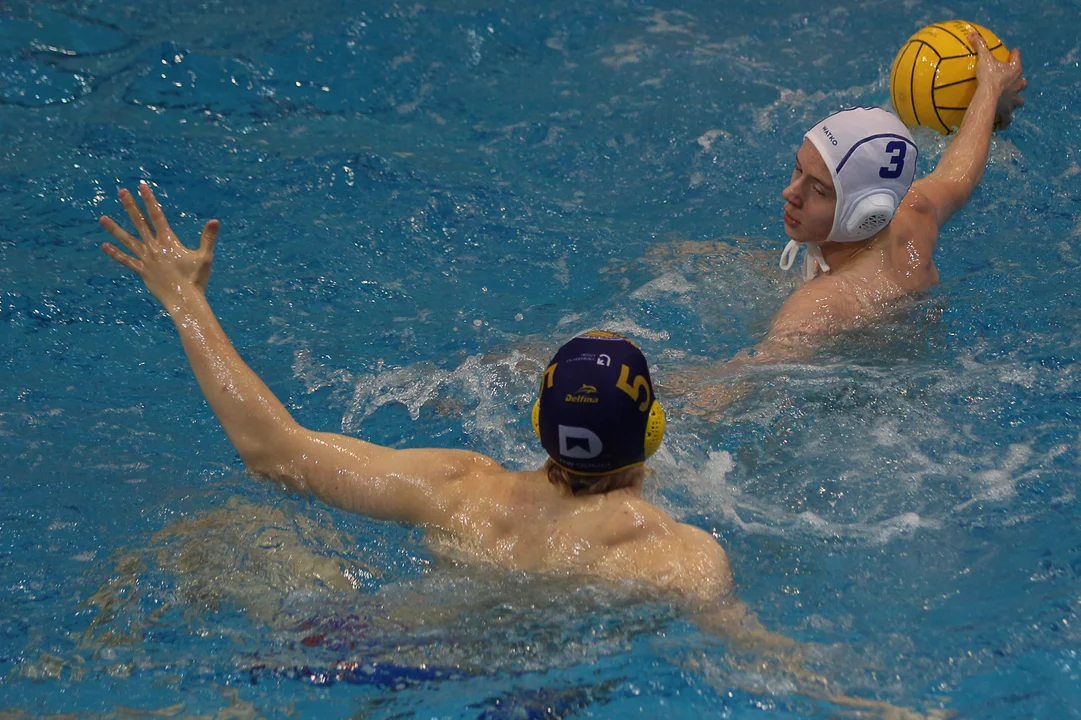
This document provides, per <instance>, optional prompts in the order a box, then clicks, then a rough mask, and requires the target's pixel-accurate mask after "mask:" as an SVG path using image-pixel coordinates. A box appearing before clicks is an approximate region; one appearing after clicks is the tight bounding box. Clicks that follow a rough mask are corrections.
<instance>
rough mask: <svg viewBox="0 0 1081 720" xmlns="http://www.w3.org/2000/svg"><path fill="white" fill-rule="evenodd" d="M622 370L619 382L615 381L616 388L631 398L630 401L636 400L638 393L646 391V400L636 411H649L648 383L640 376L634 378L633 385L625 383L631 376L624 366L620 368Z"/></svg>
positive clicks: (628, 369) (627, 368) (629, 370)
mask: <svg viewBox="0 0 1081 720" xmlns="http://www.w3.org/2000/svg"><path fill="white" fill-rule="evenodd" d="M622 367H623V369H622V370H621V371H620V373H619V380H617V381H616V387H617V388H619V389H620V390H622V391H623V392H625V393H627V394H628V395H630V396H631V398H632V399H634V400H637V399H638V391H639V390H645V391H646V399H645V400H644V401H643V402H642V404H641V405H639V406H638V409H639V410H641V411H642V412H645V411H646V410H648V409H649V383H648V382H646V379H645V378H644V377H642V376H641V375H635V376H634V385H630V384H628V383H627V379H628V378H629V377H630V376H631V369H630V368H629V367H627V366H626V365H623V366H622Z"/></svg>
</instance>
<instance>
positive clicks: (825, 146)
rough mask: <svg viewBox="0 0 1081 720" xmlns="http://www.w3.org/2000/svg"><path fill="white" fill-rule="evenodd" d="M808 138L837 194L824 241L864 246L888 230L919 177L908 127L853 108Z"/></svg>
mask: <svg viewBox="0 0 1081 720" xmlns="http://www.w3.org/2000/svg"><path fill="white" fill-rule="evenodd" d="M804 137H806V138H807V139H808V140H810V141H811V143H812V144H813V145H814V146H815V148H816V149H817V150H818V152H819V154H821V155H822V159H823V160H825V161H826V165H827V166H828V167H829V169H830V175H832V176H833V187H834V189H835V191H836V193H837V209H836V210H835V211H834V214H833V229H832V230H831V231H830V234H829V236H828V237H827V238H826V240H827V241H830V242H856V241H858V240H866V239H867V238H869V237H871V236H872V235H874V234H875V233H876V232H878V231H879V230H881V229H882V228H884V227H886V225H887V224H888V223H889V221H890V220H892V219H893V215H894V213H895V212H897V206H898V205H900V204H901V199H902V198H904V196H905V193H907V192H908V188H909V187H911V185H912V179H913V178H914V177H915V175H916V157H917V156H918V155H919V149H918V148H917V147H916V143H915V142H913V140H912V134H911V133H910V132H909V131H908V128H907V127H905V124H904V123H903V122H901V121H900V119H898V118H897V116H895V115H893V114H892V113H889V112H886V111H885V110H883V109H882V108H864V107H860V108H852V109H849V110H842V111H841V112H839V113H834V114H833V115H830V116H829V117H828V118H826V119H825V120H823V121H822V122H820V123H818V124H817V125H815V126H814V127H813V128H811V129H810V130H808V131H807V134H806V135H804Z"/></svg>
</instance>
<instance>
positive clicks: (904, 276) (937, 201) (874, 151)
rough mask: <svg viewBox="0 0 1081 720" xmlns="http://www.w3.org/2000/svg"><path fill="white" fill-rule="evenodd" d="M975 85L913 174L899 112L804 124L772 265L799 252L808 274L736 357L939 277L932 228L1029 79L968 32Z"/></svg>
mask: <svg viewBox="0 0 1081 720" xmlns="http://www.w3.org/2000/svg"><path fill="white" fill-rule="evenodd" d="M969 41H970V42H972V43H973V47H975V48H976V50H977V53H978V56H979V57H978V64H977V70H976V78H977V88H976V92H975V95H974V96H973V98H972V102H971V103H970V105H969V108H968V111H967V112H966V113H965V116H964V120H963V121H962V123H961V127H960V128H959V129H958V131H957V135H956V136H955V137H954V138H953V141H952V142H951V143H950V145H949V147H947V148H946V150H945V151H944V152H943V153H942V157H941V158H940V160H939V162H938V165H937V167H936V168H935V170H934V171H933V172H932V173H930V174H929V175H927V176H926V177H924V178H922V179H920V180H916V181H915V182H913V180H914V176H915V170H916V155H917V148H916V145H915V143H914V142H913V140H912V136H911V134H910V133H909V132H908V129H907V128H906V127H905V126H904V124H903V123H901V121H900V120H899V119H897V118H896V117H895V116H894V115H892V114H890V113H888V112H886V111H885V110H882V109H881V108H854V109H850V110H844V111H842V112H839V113H836V114H834V115H831V116H829V117H828V118H826V119H825V120H823V121H822V122H820V123H818V124H817V125H815V126H814V127H813V128H811V129H810V130H809V131H808V132H807V133H806V135H805V136H804V141H803V144H802V145H801V146H800V148H799V150H798V151H797V152H796V164H795V169H794V170H793V172H792V180H791V182H790V183H789V185H788V187H786V188H785V189H784V191H783V192H782V193H781V195H782V197H783V198H784V226H785V234H786V235H788V238H789V243H788V246H787V247H786V248H785V250H784V252H783V253H782V258H781V267H783V268H786V269H787V268H789V267H791V266H792V264H793V262H794V259H795V256H796V253H798V251H799V249H800V248H801V247H802V248H804V249H805V256H804V268H803V271H804V277H805V279H806V280H807V281H808V282H806V283H805V284H804V285H802V286H801V287H800V288H799V289H797V290H796V291H795V292H794V293H793V294H792V295H791V296H790V297H789V298H788V300H786V301H785V303H784V305H782V307H781V309H780V310H779V311H778V313H777V315H776V317H775V318H774V320H773V324H772V326H771V328H770V332H769V334H768V336H767V338H766V339H765V340H764V341H763V342H761V343H759V345H758V346H756V347H755V349H754V350H753V351H751V352H750V353H745V354H741V355H740V356H737V358H736V361H735V362H736V364H737V365H738V364H742V363H743V362H748V361H751V362H770V361H773V360H778V359H782V360H783V359H786V358H793V357H799V356H801V355H805V354H807V353H808V352H810V350H811V349H812V348H813V346H814V344H815V341H816V339H817V338H818V337H821V336H823V335H827V334H830V333H833V332H836V331H839V330H845V329H849V328H853V327H857V326H859V325H860V324H862V323H866V322H868V321H873V320H874V319H875V318H877V317H879V316H881V315H882V314H883V313H884V312H885V311H886V310H887V309H888V308H889V307H890V305H891V303H892V302H893V301H895V300H896V299H898V298H900V297H902V296H904V295H906V294H909V293H915V292H920V291H923V290H926V289H928V288H930V287H931V286H932V285H935V284H936V283H937V282H938V270H937V269H936V268H935V264H934V261H933V257H932V256H933V254H934V251H935V246H936V245H937V243H938V234H939V232H940V230H941V229H942V227H943V226H944V225H945V224H946V222H947V221H948V220H949V219H950V217H951V216H952V215H953V214H954V213H955V212H957V211H958V210H960V209H961V207H962V206H963V205H964V204H965V203H966V202H967V201H968V199H969V197H971V195H972V193H973V191H974V190H975V189H976V186H977V185H978V184H979V182H980V179H981V178H982V176H983V171H984V166H985V165H986V164H987V154H988V149H989V145H990V140H991V133H992V131H993V130H994V129H996V128H1006V127H1008V126H1009V125H1010V122H1011V120H1012V117H1013V112H1014V110H1015V109H1017V108H1018V107H1020V106H1021V105H1023V104H1024V101H1023V100H1022V98H1021V97H1020V93H1021V91H1022V90H1024V89H1025V87H1026V86H1027V84H1028V82H1027V80H1025V78H1024V77H1023V75H1022V71H1021V54H1020V52H1019V51H1018V50H1016V49H1015V50H1013V52H1012V53H1011V55H1010V60H1009V62H1002V61H1000V60H997V59H996V58H995V57H994V56H993V55H992V54H991V53H990V52H989V51H988V49H987V45H986V44H985V43H984V41H983V39H982V38H981V37H980V35H979V34H978V33H972V34H970V35H969Z"/></svg>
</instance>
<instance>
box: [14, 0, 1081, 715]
mask: <svg viewBox="0 0 1081 720" xmlns="http://www.w3.org/2000/svg"><path fill="white" fill-rule="evenodd" d="M1077 11H1078V8H1077V4H1076V3H1075V2H1069V1H1068V0H1057V1H1053V2H1047V3H1041V4H1039V5H1036V6H1018V5H1016V4H1012V3H1006V2H999V1H998V0H995V1H993V2H988V3H975V2H962V3H960V4H957V5H951V6H950V7H949V8H944V7H943V6H940V5H937V4H934V3H926V2H922V1H920V0H915V1H913V2H906V3H886V2H877V1H873V2H869V3H864V4H861V5H859V6H847V5H841V4H831V3H810V4H808V3H797V2H771V3H766V4H762V3H750V2H733V3H709V2H703V1H701V0H689V1H688V2H684V3H672V2H668V3H660V4H645V3H641V2H607V3H584V2H571V3H556V2H540V3H520V2H509V3H508V2H503V3H483V2H476V1H466V0H462V1H460V2H459V1H454V2H450V1H448V2H439V3H433V4H430V5H424V4H420V3H414V4H409V3H392V2H375V3H365V4H363V5H356V6H352V7H349V6H343V4H341V3H331V2H313V3H303V4H298V3H279V2H264V3H253V2H247V1H246V0H227V1H223V2H205V3H198V4H195V3H179V2H174V3H166V4H164V5H162V4H151V3H125V4H116V3H103V2H95V1H87V2H37V3H30V2H16V3H7V4H4V5H0V327H2V328H3V330H2V333H0V349H2V353H0V358H2V363H3V365H2V367H3V378H4V382H3V383H0V456H2V459H0V463H2V465H0V468H2V471H0V478H2V486H0V606H2V607H3V608H4V612H2V613H0V716H3V717H13V718H19V717H37V716H46V717H48V716H50V715H60V714H63V713H70V714H74V715H76V716H79V717H101V718H105V717H120V716H124V717H133V716H134V717H161V716H176V717H188V716H220V717H328V718H339V717H341V718H344V717H372V718H390V717H412V716H416V717H455V718H475V717H488V718H511V717H629V716H642V717H653V716H658V715H661V714H664V715H667V716H671V717H693V716H705V717H726V718H751V717H764V716H768V717H782V718H783V717H792V718H795V717H823V718H825V717H833V716H835V715H836V714H838V713H841V712H843V709H841V708H838V707H836V706H834V705H832V704H830V703H829V702H826V701H817V700H811V699H808V698H805V697H802V696H800V695H798V694H796V693H794V692H793V688H792V687H791V685H790V684H789V683H788V681H787V680H785V679H784V677H782V676H780V675H777V674H771V673H769V672H761V671H759V670H758V669H756V668H755V667H754V666H753V665H750V664H748V663H747V662H746V661H745V659H743V658H740V657H739V656H738V654H736V653H733V652H732V651H731V650H730V649H729V648H727V647H726V646H725V644H724V642H723V641H722V640H720V639H717V638H713V637H711V636H709V635H706V634H704V633H702V632H701V631H699V630H698V629H697V628H695V627H694V626H693V625H692V624H690V623H688V622H687V621H686V620H685V619H684V618H683V617H681V615H680V614H679V612H678V611H677V609H675V608H672V607H670V606H669V605H667V604H666V603H665V602H663V601H661V600H659V599H657V598H651V597H643V596H641V595H640V594H635V593H632V592H629V591H628V590H626V589H625V588H618V587H617V588H613V587H606V586H582V585H581V584H579V583H577V582H573V581H570V580H555V581H553V580H552V579H550V578H544V579H539V578H534V577H529V576H520V575H508V574H504V573H500V572H495V571H492V570H488V569H484V568H477V567H473V566H469V565H458V564H455V563H453V562H449V561H448V560H446V559H443V558H439V557H437V556H433V555H432V554H431V553H430V552H429V551H428V550H427V549H426V547H425V545H424V543H423V541H422V538H421V536H420V535H419V533H417V532H416V531H414V530H411V529H408V528H403V527H399V526H395V525H386V524H381V523H374V522H369V521H367V520H365V519H363V518H356V517H352V516H347V515H345V514H343V513H340V512H337V511H331V510H328V509H326V508H324V507H321V506H318V505H315V504H311V503H308V502H306V501H304V500H302V499H298V498H293V497H287V496H284V495H283V494H282V493H280V492H279V491H278V490H277V489H276V488H274V487H269V486H267V485H265V484H262V483H258V482H254V481H252V480H251V479H250V478H248V477H246V476H245V475H244V473H243V469H242V466H241V465H240V463H239V461H238V460H237V458H236V455H235V453H234V451H233V450H232V448H231V447H230V446H229V444H228V441H227V439H226V438H225V436H224V433H223V432H221V430H220V428H219V427H218V425H217V422H216V420H215V419H214V417H213V415H212V414H211V413H210V411H209V409H208V408H207V406H206V405H205V403H204V401H203V400H202V398H201V396H200V394H199V392H198V388H197V386H196V385H195V383H194V382H193V380H192V378H191V377H190V372H189V370H188V369H187V366H186V363H185V361H184V358H183V354H182V352H181V349H180V347H179V343H178V342H177V341H176V339H175V337H174V331H173V329H172V327H171V325H170V323H169V322H168V321H167V319H166V318H165V316H164V315H163V313H161V312H160V311H157V310H156V309H155V306H154V304H153V303H152V302H150V299H149V297H148V296H147V294H146V293H145V291H143V290H142V289H141V288H138V282H137V280H136V279H134V278H132V277H129V276H127V275H125V274H124V273H123V272H122V271H121V269H120V268H118V267H116V266H115V265H114V264H112V263H111V262H110V261H109V260H108V259H107V258H106V257H105V256H104V255H102V254H101V252H100V250H99V249H98V246H99V245H100V243H101V242H102V241H103V240H104V239H105V236H104V233H103V232H102V231H101V230H100V228H98V226H97V224H96V218H97V217H98V216H99V215H101V214H103V213H109V214H111V215H114V216H117V215H118V211H119V207H118V204H117V203H116V200H115V190H116V187H117V186H118V185H123V186H127V187H133V186H134V185H135V184H136V183H137V182H138V181H139V180H142V179H145V180H148V181H151V182H153V183H154V184H155V186H156V188H157V191H158V192H159V196H160V197H162V199H163V202H164V203H165V204H166V209H167V212H168V213H169V215H170V218H171V220H172V222H173V226H174V228H176V229H177V231H178V232H179V233H180V234H181V235H182V237H186V238H189V239H191V240H192V241H194V239H195V237H196V236H197V234H198V230H199V228H200V227H201V225H202V223H203V222H205V220H207V219H209V218H211V217H217V218H219V219H220V220H221V221H222V227H223V229H222V235H221V238H220V241H219V243H218V252H217V258H216V264H215V269H214V275H213V277H212V279H211V290H210V299H211V303H212V304H213V306H214V307H215V309H216V310H217V312H218V314H219V316H220V318H221V320H222V324H223V326H224V327H225V328H226V330H227V331H228V332H229V333H230V335H231V337H232V338H233V340H234V342H235V343H236V345H237V347H238V348H239V349H240V350H241V352H242V353H243V354H244V356H245V357H246V359H247V360H248V361H249V363H250V364H251V365H252V366H253V367H254V368H255V369H256V370H257V371H258V372H259V373H260V374H261V375H262V376H263V377H264V379H266V380H267V382H268V383H269V384H270V386H271V387H272V388H273V389H274V390H275V391H276V392H277V393H278V394H279V396H280V397H282V398H283V400H284V401H285V402H286V404H287V406H289V408H290V409H291V410H292V411H293V412H294V414H295V415H296V416H297V417H298V419H299V420H300V421H301V422H303V423H305V424H306V425H308V426H310V427H316V428H321V429H330V430H341V431H343V432H347V433H352V434H357V435H360V436H363V437H364V438H366V439H369V440H372V441H375V442H381V443H386V444H390V445H394V446H397V447H404V446H421V445H437V446H445V447H454V446H464V447H469V448H472V449H475V450H479V451H482V452H486V453H487V454H490V455H491V456H493V457H494V458H496V459H497V460H499V461H500V462H502V463H504V464H505V465H507V466H508V467H512V468H516V469H517V468H524V467H529V466H532V465H535V464H539V463H540V462H541V461H542V459H543V458H542V455H541V452H540V451H539V448H538V447H537V445H536V444H535V442H534V441H533V439H532V437H531V432H532V431H531V429H530V428H529V425H528V420H527V414H528V409H529V407H530V404H531V403H532V399H533V393H534V391H535V385H536V379H537V373H538V372H539V369H540V367H539V366H540V365H541V364H542V363H544V362H545V361H546V360H547V359H548V357H549V356H550V355H551V353H552V352H553V351H554V349H555V348H556V347H557V346H558V345H559V344H560V343H561V342H562V341H563V340H565V339H566V338H567V337H569V336H571V335H572V334H574V333H575V332H578V331H580V330H584V329H587V328H590V327H596V326H603V327H606V328H609V329H614V330H619V331H622V332H626V333H628V334H630V335H632V336H633V337H634V338H635V339H636V340H637V341H638V342H639V343H640V344H641V345H642V347H643V348H644V350H645V352H646V354H647V357H649V358H651V360H652V362H653V364H654V365H655V367H656V370H655V379H657V380H658V381H659V382H660V383H661V385H662V394H661V395H660V397H661V400H662V401H663V402H664V403H665V406H666V409H667V410H668V415H669V418H670V423H669V431H668V436H667V438H666V441H665V445H664V447H663V448H662V450H661V452H660V453H659V454H658V456H657V458H656V461H655V462H654V463H653V465H654V468H655V469H656V471H657V472H656V473H655V474H654V475H653V476H652V478H651V481H650V483H651V485H650V490H649V492H650V496H651V497H652V498H653V499H655V500H656V501H657V502H659V503H661V504H662V505H663V506H664V507H666V508H667V509H668V510H670V511H671V512H672V513H674V514H675V515H677V516H678V517H680V518H682V519H685V520H687V521H688V522H692V523H694V524H696V525H699V526H700V527H703V528H706V529H707V530H710V531H712V532H713V533H714V534H715V535H716V536H717V537H718V539H719V540H720V541H721V542H722V543H723V544H724V545H725V547H726V548H727V549H728V550H729V552H730V554H731V556H732V562H733V566H734V569H735V573H736V580H737V585H738V588H739V593H740V595H741V597H742V598H743V599H744V600H745V601H746V602H747V603H748V604H749V605H750V606H751V608H752V609H753V610H754V611H755V612H756V613H758V615H759V616H760V618H761V619H762V621H763V622H764V623H765V624H766V625H767V626H768V627H770V628H771V629H775V630H777V631H779V632H783V633H785V634H787V635H790V636H792V637H795V638H797V639H799V640H801V641H804V642H808V643H813V644H814V650H813V651H812V652H811V659H810V663H811V664H812V666H813V667H814V669H815V670H816V671H817V672H819V673H821V674H822V675H824V676H826V677H828V678H829V679H830V682H831V684H832V685H833V686H834V687H836V688H839V689H841V690H843V691H845V692H847V693H849V694H853V695H859V696H862V697H868V698H876V699H881V700H885V701H889V702H891V703H895V704H897V705H902V706H906V707H913V708H922V709H932V708H944V709H949V710H953V711H956V712H958V713H960V715H961V716H963V717H973V718H996V719H997V718H1061V717H1081V690H1079V688H1081V667H1079V663H1081V658H1079V657H1078V648H1079V647H1081V643H1079V640H1081V635H1079V631H1078V626H1079V623H1081V618H1079V617H1078V611H1079V607H1081V530H1079V529H1078V528H1079V519H1081V502H1079V500H1078V498H1077V491H1076V487H1077V483H1078V479H1079V477H1081V473H1079V470H1078V463H1079V461H1081V430H1079V427H1078V421H1077V420H1078V413H1079V410H1078V408H1079V404H1078V399H1079V398H1078V394H1079V390H1081V378H1079V377H1078V367H1079V366H1078V354H1079V348H1078V341H1077V337H1078V330H1079V327H1081V313H1079V312H1078V307H1079V303H1078V293H1079V290H1078V288H1079V287H1081V260H1079V251H1078V250H1077V248H1076V247H1075V245H1076V240H1077V239H1078V237H1079V236H1081V223H1079V222H1078V220H1077V217H1078V208H1079V207H1081V205H1079V202H1081V190H1079V188H1081V185H1079V183H1078V176H1079V173H1081V158H1079V153H1081V131H1079V130H1078V127H1079V123H1078V120H1079V117H1078V110H1077V108H1078V107H1079V106H1081V70H1079V62H1081V43H1079V39H1078V36H1077V33H1076V31H1075V29H1074V26H1075V25H1076V19H1077ZM948 17H961V18H965V19H968V20H971V21H974V22H978V23H980V24H983V25H986V26H988V27H990V28H992V29H993V30H994V31H995V32H996V33H997V34H998V35H1000V36H1001V37H1003V38H1004V39H1005V40H1006V42H1007V43H1008V44H1010V45H1016V46H1019V47H1021V48H1022V50H1023V53H1024V63H1025V67H1026V74H1027V76H1028V77H1029V80H1030V88H1029V90H1028V91H1027V92H1026V98H1027V101H1028V104H1027V106H1026V107H1025V108H1024V109H1023V110H1022V111H1021V112H1020V113H1019V114H1018V116H1017V119H1016V121H1015V124H1014V126H1013V127H1012V128H1011V129H1010V130H1009V131H1008V132H1007V133H1003V134H1001V135H1000V136H998V137H997V138H996V139H995V140H994V141H993V143H992V149H991V160H990V163H989V166H988V170H987V173H986V175H985V178H984V182H983V184H982V185H981V187H980V189H979V190H978V191H977V193H976V194H975V196H974V197H973V199H972V201H971V203H970V204H969V205H968V206H967V207H966V209H965V210H963V211H962V212H961V213H959V214H958V215H957V216H956V217H955V218H954V219H953V220H952V221H951V223H950V224H949V226H948V227H947V228H946V230H945V232H944V233H943V235H942V237H941V242H940V247H939V250H938V253H937V255H936V260H937V263H938V266H939V271H940V274H941V277H942V283H941V285H939V286H938V287H936V288H935V289H933V290H932V291H931V292H929V293H928V294H927V295H926V296H924V297H920V298H917V299H915V300H914V301H913V302H911V303H909V304H907V305H905V306H904V307H902V308H900V309H899V310H898V312H897V314H896V315H895V316H894V317H892V318H890V319H889V320H888V321H886V322H884V323H882V324H881V325H880V326H878V327H875V328H870V329H866V330H863V331H860V332H855V333H850V334H848V335H846V336H845V337H843V338H840V339H839V340H838V341H837V342H836V343H834V344H831V345H830V346H829V347H827V348H824V349H823V350H822V352H820V353H819V354H818V355H816V356H815V357H814V358H813V359H812V360H810V361H808V362H806V363H802V364H792V365H786V366H780V367H770V368H759V369H756V370H754V371H753V372H752V373H750V375H751V378H750V379H751V381H752V386H753V387H754V391H753V392H752V393H750V394H749V395H747V396H746V397H743V398H741V399H739V400H737V401H736V402H735V403H734V405H732V406H731V407H730V408H728V409H727V410H725V411H724V412H722V413H719V414H717V415H715V416H703V415H701V414H699V413H698V412H697V409H696V407H695V405H694V402H693V397H694V394H695V393H694V390H695V388H694V387H693V386H692V387H691V389H690V390H687V389H686V387H684V386H681V385H680V384H679V382H677V381H678V379H679V378H680V377H683V376H684V375H686V374H687V373H688V372H690V373H692V374H693V371H694V370H696V369H701V368H703V367H705V366H706V365H707V364H708V363H709V362H711V361H713V360H715V359H719V358H725V357H728V356H731V355H732V354H734V353H735V352H736V351H738V350H739V349H741V348H743V347H747V346H749V345H751V344H753V343H754V342H755V341H756V339H758V338H759V337H760V336H761V333H762V332H763V331H764V329H765V328H766V327H767V325H768V322H769V319H770V318H771V317H772V315H773V313H774V312H775V311H776V309H777V308H778V307H779V306H780V303H781V302H782V301H783V300H784V298H785V297H786V296H787V294H788V293H789V292H790V291H791V289H792V288H793V287H795V284H796V282H797V281H796V278H795V276H794V274H793V275H785V274H783V273H781V272H780V271H779V270H777V269H776V258H777V255H778V254H779V251H780V249H781V247H782V246H783V239H782V235H783V232H782V228H781V222H780V200H779V193H780V190H781V188H782V187H783V185H784V183H785V182H786V181H787V179H788V177H789V173H790V172H791V162H792V158H793V154H794V150H795V148H796V146H797V145H798V143H799V141H800V137H801V135H802V133H803V131H804V130H805V129H806V128H807V127H809V126H810V125H812V124H813V123H814V122H815V121H817V120H818V119H819V118H820V117H821V116H823V115H825V114H826V113H828V112H829V111H832V110H834V109H836V108H838V107H841V106H843V105H846V104H857V103H858V104H874V103H878V104H885V103H887V102H888V87H887V73H888V69H889V65H890V62H891V61H892V57H893V53H894V51H895V50H896V48H898V47H899V46H900V44H901V43H902V42H903V41H904V39H905V38H907V37H908V36H909V35H910V34H911V33H912V32H914V31H915V30H916V29H917V28H919V27H920V26H922V25H924V24H927V23H930V22H933V21H937V20H941V19H947V18H948ZM916 137H917V141H918V143H919V145H920V150H921V153H920V173H921V174H922V173H925V172H927V171H929V170H930V168H932V167H933V163H934V161H935V160H936V159H937V157H938V155H939V154H940V152H941V150H942V148H943V147H944V146H945V141H944V140H943V139H942V138H940V137H939V136H937V135H934V134H933V133H930V132H922V131H921V132H918V133H917V134H916ZM665 386H667V387H668V388H669V392H668V394H667V395H665V394H663V390H664V389H665ZM343 660H345V661H349V662H350V663H352V665H351V666H349V667H338V663H339V662H340V661H343Z"/></svg>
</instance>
